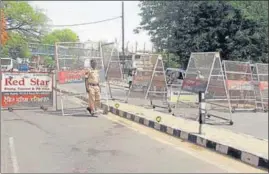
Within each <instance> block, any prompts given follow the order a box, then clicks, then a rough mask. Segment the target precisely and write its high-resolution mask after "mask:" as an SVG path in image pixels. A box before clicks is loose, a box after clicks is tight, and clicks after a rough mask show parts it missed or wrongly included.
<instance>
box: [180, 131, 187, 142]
mask: <svg viewBox="0 0 269 174" xmlns="http://www.w3.org/2000/svg"><path fill="white" fill-rule="evenodd" d="M188 136H189V135H188V133H187V132H184V131H181V133H180V138H181V139H183V140H188Z"/></svg>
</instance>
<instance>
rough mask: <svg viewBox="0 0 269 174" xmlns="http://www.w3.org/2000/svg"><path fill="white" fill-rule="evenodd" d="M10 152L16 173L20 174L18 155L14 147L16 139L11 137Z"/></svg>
mask: <svg viewBox="0 0 269 174" xmlns="http://www.w3.org/2000/svg"><path fill="white" fill-rule="evenodd" d="M9 150H10V156H11V162H12V167H13V172H14V173H19V165H18V161H17V155H16V151H15V145H14V138H13V137H9Z"/></svg>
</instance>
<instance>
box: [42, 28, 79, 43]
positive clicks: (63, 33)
mask: <svg viewBox="0 0 269 174" xmlns="http://www.w3.org/2000/svg"><path fill="white" fill-rule="evenodd" d="M76 41H78V35H77V34H76V33H75V32H73V31H72V30H70V29H63V30H54V31H52V32H51V33H49V34H47V35H46V36H44V37H43V38H42V43H43V44H55V42H76Z"/></svg>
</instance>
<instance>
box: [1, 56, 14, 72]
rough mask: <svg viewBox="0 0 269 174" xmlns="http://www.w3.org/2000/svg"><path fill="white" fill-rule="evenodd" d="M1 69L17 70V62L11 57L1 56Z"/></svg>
mask: <svg viewBox="0 0 269 174" xmlns="http://www.w3.org/2000/svg"><path fill="white" fill-rule="evenodd" d="M1 70H2V71H13V70H15V71H18V63H17V61H16V60H14V59H12V58H1Z"/></svg>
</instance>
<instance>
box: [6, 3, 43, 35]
mask: <svg viewBox="0 0 269 174" xmlns="http://www.w3.org/2000/svg"><path fill="white" fill-rule="evenodd" d="M4 12H5V14H6V17H7V31H8V32H9V33H10V32H13V33H18V34H20V35H21V36H23V37H26V38H27V39H28V40H30V39H33V40H37V39H40V37H42V35H43V34H44V33H45V32H46V26H47V25H46V24H47V21H48V18H47V17H46V15H45V14H44V13H43V12H42V10H40V9H34V8H33V7H31V6H30V4H29V3H28V2H24V1H5V2H4Z"/></svg>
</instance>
